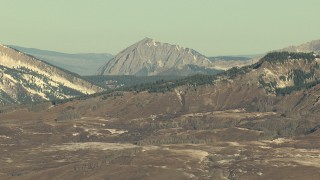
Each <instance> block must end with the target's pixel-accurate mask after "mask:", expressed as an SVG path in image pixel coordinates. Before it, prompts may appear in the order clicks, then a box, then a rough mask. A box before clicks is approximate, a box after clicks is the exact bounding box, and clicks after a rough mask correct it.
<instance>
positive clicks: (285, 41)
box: [0, 0, 320, 56]
mask: <svg viewBox="0 0 320 180" xmlns="http://www.w3.org/2000/svg"><path fill="white" fill-rule="evenodd" d="M319 8H320V0H0V43H1V44H11V45H19V46H25V47H34V48H40V49H48V50H55V51H61V52H70V53H75V52H109V53H112V54H116V53H118V52H119V51H121V50H122V49H124V48H125V47H127V46H129V45H131V44H133V43H135V42H136V41H139V40H141V39H143V38H144V37H150V38H154V39H156V40H159V41H161V42H168V43H172V44H179V45H181V46H184V47H190V48H193V49H195V50H197V51H199V52H200V53H203V54H204V55H207V56H211V55H237V54H255V53H262V52H266V51H269V50H273V49H277V48H282V47H285V46H288V45H295V44H300V43H303V42H307V41H310V40H314V39H320V22H319V20H320V15H319V12H320V9H319Z"/></svg>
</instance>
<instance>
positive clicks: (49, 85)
mask: <svg viewBox="0 0 320 180" xmlns="http://www.w3.org/2000/svg"><path fill="white" fill-rule="evenodd" d="M0 77H1V79H0V105H1V104H2V105H3V104H21V103H31V102H37V101H43V100H53V99H67V98H72V97H75V96H80V95H86V94H93V93H96V92H99V91H102V88H100V87H98V86H95V85H93V84H91V83H90V82H88V81H86V80H84V79H82V78H81V77H80V76H79V75H77V74H74V73H72V72H69V71H67V70H63V69H61V68H58V67H55V66H52V65H50V64H47V63H45V62H43V61H41V60H39V59H36V58H35V57H33V56H30V55H27V54H24V53H22V52H20V51H17V50H15V49H12V48H10V47H7V46H4V45H0Z"/></svg>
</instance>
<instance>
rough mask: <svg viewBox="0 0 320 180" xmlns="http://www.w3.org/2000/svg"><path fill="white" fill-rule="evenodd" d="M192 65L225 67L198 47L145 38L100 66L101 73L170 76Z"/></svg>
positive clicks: (212, 67)
mask: <svg viewBox="0 0 320 180" xmlns="http://www.w3.org/2000/svg"><path fill="white" fill-rule="evenodd" d="M190 65H193V66H197V68H196V69H197V70H199V69H206V70H207V69H208V68H209V69H213V70H217V69H221V68H219V67H216V66H215V64H214V63H213V62H211V61H210V60H209V59H208V58H207V57H205V56H204V55H202V54H200V53H198V52H196V51H195V50H192V49H189V48H183V47H181V46H178V45H170V44H167V43H161V42H157V41H155V40H153V39H150V38H145V39H143V40H141V41H139V42H137V43H135V44H133V45H132V46H130V47H128V48H126V49H125V50H123V51H121V52H120V53H119V54H118V55H116V56H115V57H114V58H113V59H111V60H110V61H108V62H107V63H106V65H105V66H103V67H102V68H100V72H101V73H100V74H105V75H143V76H145V75H170V73H169V72H175V70H177V71H182V70H183V69H187V70H188V71H190V68H187V67H188V66H190ZM188 73H192V72H188ZM197 73H199V72H197Z"/></svg>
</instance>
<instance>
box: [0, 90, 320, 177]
mask: <svg viewBox="0 0 320 180" xmlns="http://www.w3.org/2000/svg"><path fill="white" fill-rule="evenodd" d="M206 88H210V87H204V88H203V89H200V90H198V92H199V91H200V92H201V94H202V96H206V95H205V94H206V93H205V91H206ZM311 91H314V89H313V90H311ZM311 91H310V92H311ZM181 96H185V97H181ZM190 97H192V98H193V99H188V95H185V94H179V92H178V94H177V92H170V93H165V94H162V93H159V94H152V93H146V92H145V93H139V94H135V93H125V94H123V95H121V96H117V95H114V96H111V95H109V96H108V97H106V96H98V97H95V98H90V99H86V100H74V101H70V102H68V103H64V104H61V105H55V106H53V105H51V104H50V103H43V104H40V105H35V106H32V107H22V108H16V109H11V110H6V111H3V112H2V113H0V146H1V148H0V153H1V156H0V167H1V168H0V179H319V177H320V165H319V164H320V156H319V154H320V143H319V141H318V139H319V135H320V133H319V130H317V128H316V129H314V130H313V131H312V132H310V133H305V132H306V131H302V129H305V128H302V129H301V127H303V125H304V126H306V127H309V126H310V127H314V124H313V123H311V122H312V121H311V120H310V121H308V122H309V124H308V125H306V124H303V123H300V122H301V120H297V119H294V118H293V117H290V113H288V114H286V115H284V114H283V112H280V111H279V112H278V111H264V112H263V111H252V110H248V109H246V108H236V109H232V108H228V109H223V108H220V109H214V108H211V109H212V110H211V111H210V110H209V109H210V106H209V105H207V108H206V110H205V111H199V110H198V111H197V112H195V111H196V110H195V109H192V110H190V109H191V108H188V107H190V106H188V102H191V100H192V101H193V102H194V103H195V102H196V100H195V99H194V97H196V96H190ZM183 98H186V99H185V102H184V101H182V100H183ZM208 100H209V99H208ZM186 102H187V103H186ZM201 102H204V101H203V100H202V99H201ZM158 104H161V106H157V105H158ZM198 105H199V106H201V104H200V100H199V101H198ZM187 106H188V107H187ZM192 106H194V105H192ZM194 107H195V106H194ZM225 107H227V105H226V106H225ZM295 117H296V116H295ZM305 117H308V116H305ZM311 119H312V118H311ZM313 120H316V119H313ZM279 122H281V123H280V124H279ZM293 122H298V123H297V124H298V125H297V126H298V127H297V126H296V125H295V124H294V123H293ZM277 127H280V128H281V130H279V129H277ZM290 128H292V130H290ZM299 128H300V129H299ZM286 129H287V130H286ZM300 131H301V133H299V132H300ZM302 132H303V133H302Z"/></svg>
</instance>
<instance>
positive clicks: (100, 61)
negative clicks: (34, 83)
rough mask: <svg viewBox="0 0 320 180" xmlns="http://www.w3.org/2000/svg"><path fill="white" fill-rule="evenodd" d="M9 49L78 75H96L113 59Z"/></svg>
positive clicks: (98, 56) (82, 54)
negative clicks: (100, 68)
mask: <svg viewBox="0 0 320 180" xmlns="http://www.w3.org/2000/svg"><path fill="white" fill-rule="evenodd" d="M9 47H12V48H14V49H17V50H19V51H21V52H23V53H26V54H30V55H32V56H34V57H36V58H38V59H40V60H43V61H46V62H48V63H50V64H52V65H55V66H57V67H60V68H63V69H66V70H68V71H71V72H74V73H77V74H79V75H97V74H98V71H97V69H98V68H99V67H101V66H102V65H104V64H105V63H106V61H108V60H110V59H111V58H112V57H113V56H112V55H111V54H108V53H79V54H68V53H61V52H55V51H47V50H40V49H35V48H25V47H20V46H13V45H10V46H9Z"/></svg>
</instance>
